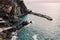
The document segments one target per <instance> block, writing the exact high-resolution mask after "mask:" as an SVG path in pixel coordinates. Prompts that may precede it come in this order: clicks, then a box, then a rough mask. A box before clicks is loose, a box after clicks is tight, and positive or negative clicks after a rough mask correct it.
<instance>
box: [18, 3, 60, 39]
mask: <svg viewBox="0 0 60 40" xmlns="http://www.w3.org/2000/svg"><path fill="white" fill-rule="evenodd" d="M25 4H26V6H27V7H28V9H30V10H32V11H33V12H36V13H41V14H45V15H48V16H50V17H52V18H53V21H49V20H47V19H45V18H42V17H37V16H35V15H27V16H25V17H23V18H22V19H23V20H27V21H32V22H33V23H32V24H29V25H27V26H25V27H24V28H22V29H21V30H19V31H18V32H17V37H18V38H17V40H60V3H40V2H26V3H25Z"/></svg>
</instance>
